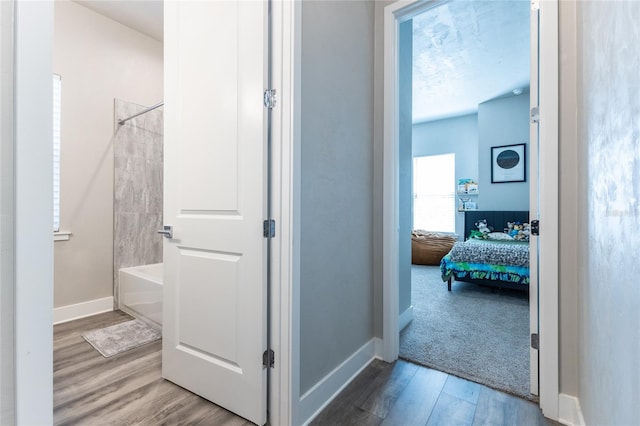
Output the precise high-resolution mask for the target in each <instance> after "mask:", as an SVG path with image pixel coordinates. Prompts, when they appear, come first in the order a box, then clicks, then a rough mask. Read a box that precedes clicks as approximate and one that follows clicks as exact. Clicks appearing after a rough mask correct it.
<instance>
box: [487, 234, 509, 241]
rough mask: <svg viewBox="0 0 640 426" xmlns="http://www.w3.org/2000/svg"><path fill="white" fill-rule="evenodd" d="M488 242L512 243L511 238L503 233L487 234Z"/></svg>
mask: <svg viewBox="0 0 640 426" xmlns="http://www.w3.org/2000/svg"><path fill="white" fill-rule="evenodd" d="M487 239H488V240H505V241H508V240H510V241H513V237H512V236H511V235H509V234H505V233H504V232H489V233H488V234H487Z"/></svg>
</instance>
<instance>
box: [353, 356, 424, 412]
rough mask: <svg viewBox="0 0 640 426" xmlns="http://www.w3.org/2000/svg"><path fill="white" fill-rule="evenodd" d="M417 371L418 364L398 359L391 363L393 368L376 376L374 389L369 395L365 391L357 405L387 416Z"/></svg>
mask: <svg viewBox="0 0 640 426" xmlns="http://www.w3.org/2000/svg"><path fill="white" fill-rule="evenodd" d="M416 371H418V366H417V365H416V364H412V363H410V362H406V361H402V360H398V361H396V362H395V363H393V364H391V368H387V369H385V370H384V371H382V372H381V373H380V374H379V375H378V377H376V379H375V381H374V382H373V384H372V387H373V391H372V392H371V393H370V394H369V395H366V394H364V393H363V394H362V396H361V397H360V399H359V400H358V401H357V402H356V406H357V407H360V408H362V409H363V410H365V411H368V412H369V413H372V414H374V415H376V416H378V417H381V418H385V417H387V414H388V413H389V410H390V408H391V405H392V404H393V403H394V402H395V400H396V399H397V398H398V397H399V396H400V394H401V393H402V391H403V390H404V389H405V388H406V387H407V385H408V384H409V381H411V379H412V378H413V376H414V375H415V374H416Z"/></svg>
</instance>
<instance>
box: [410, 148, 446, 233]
mask: <svg viewBox="0 0 640 426" xmlns="http://www.w3.org/2000/svg"><path fill="white" fill-rule="evenodd" d="M455 164H456V155H455V154H444V155H428V156H425V157H415V158H414V159H413V229H423V230H425V231H433V232H450V233H455V231H456V210H455V208H456V200H455V196H456V194H455V189H456V186H455V184H456V182H455V169H456V165H455Z"/></svg>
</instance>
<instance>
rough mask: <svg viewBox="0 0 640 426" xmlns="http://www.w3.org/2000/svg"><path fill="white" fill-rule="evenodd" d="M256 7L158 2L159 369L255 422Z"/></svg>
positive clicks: (259, 410) (262, 391)
mask: <svg viewBox="0 0 640 426" xmlns="http://www.w3.org/2000/svg"><path fill="white" fill-rule="evenodd" d="M265 4H266V3H264V2H258V1H220V0H214V1H193V2H191V1H185V2H183V1H180V2H178V1H172V2H165V9H164V20H165V35H164V37H165V39H164V43H165V105H166V106H165V136H164V144H165V145H164V146H165V148H164V149H165V162H164V166H165V175H164V187H165V194H164V203H165V206H164V221H165V224H167V225H169V224H170V225H172V226H173V238H168V239H166V240H165V245H164V271H165V277H164V310H163V347H162V356H163V359H162V374H163V377H165V378H166V379H168V380H171V381H172V382H175V383H177V384H178V385H180V386H182V387H184V388H186V389H188V390H190V391H192V392H194V393H196V394H198V395H201V396H203V397H204V398H206V399H208V400H210V401H212V402H214V403H216V404H218V405H221V406H223V407H225V408H227V409H228V410H230V411H233V412H235V413H237V414H239V415H240V416H242V417H245V418H246V419H248V420H250V421H252V422H254V423H257V424H264V423H265V422H266V384H267V383H266V380H267V373H266V370H265V369H263V366H262V354H263V352H264V351H265V349H266V348H267V340H266V336H267V334H266V330H267V310H266V295H267V294H266V249H267V246H266V239H265V238H263V235H262V222H263V220H264V219H265V218H266V217H265V206H266V198H265V197H266V191H265V182H266V179H265V173H266V172H265V171H266V164H265V159H266V155H265V143H264V138H265V127H266V126H265V125H264V123H265V118H264V117H265V113H264V107H263V105H262V93H263V90H264V84H265V76H266V72H265V70H266V60H265V58H266V56H265V53H266V50H265V22H266V20H265V16H266V14H265V11H266V9H265V7H266V6H265Z"/></svg>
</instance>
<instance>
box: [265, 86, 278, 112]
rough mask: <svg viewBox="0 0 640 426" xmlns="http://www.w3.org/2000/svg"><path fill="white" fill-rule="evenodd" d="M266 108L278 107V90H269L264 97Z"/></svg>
mask: <svg viewBox="0 0 640 426" xmlns="http://www.w3.org/2000/svg"><path fill="white" fill-rule="evenodd" d="M263 101H264V106H265V107H267V108H269V109H273V108H275V107H276V89H267V90H265V91H264V95H263Z"/></svg>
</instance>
